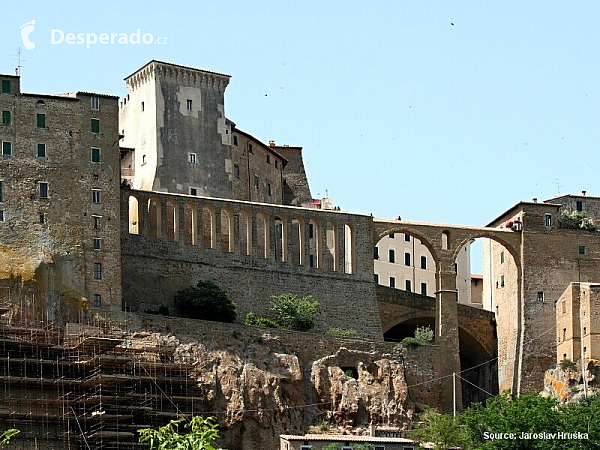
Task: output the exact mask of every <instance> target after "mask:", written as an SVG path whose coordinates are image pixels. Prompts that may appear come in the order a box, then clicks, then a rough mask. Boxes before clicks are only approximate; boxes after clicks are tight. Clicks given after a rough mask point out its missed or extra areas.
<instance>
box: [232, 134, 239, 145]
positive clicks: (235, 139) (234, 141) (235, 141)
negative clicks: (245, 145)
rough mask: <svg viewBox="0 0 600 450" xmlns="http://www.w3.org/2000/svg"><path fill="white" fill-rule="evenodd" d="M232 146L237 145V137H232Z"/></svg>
mask: <svg viewBox="0 0 600 450" xmlns="http://www.w3.org/2000/svg"><path fill="white" fill-rule="evenodd" d="M233 145H238V140H237V136H233Z"/></svg>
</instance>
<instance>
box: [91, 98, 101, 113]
mask: <svg viewBox="0 0 600 450" xmlns="http://www.w3.org/2000/svg"><path fill="white" fill-rule="evenodd" d="M90 100H91V102H92V109H93V110H94V111H97V110H99V109H100V98H99V97H92V98H91V99H90Z"/></svg>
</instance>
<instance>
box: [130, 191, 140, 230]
mask: <svg viewBox="0 0 600 450" xmlns="http://www.w3.org/2000/svg"><path fill="white" fill-rule="evenodd" d="M129 234H140V205H139V202H138V199H137V198H136V197H134V196H133V195H130V196H129Z"/></svg>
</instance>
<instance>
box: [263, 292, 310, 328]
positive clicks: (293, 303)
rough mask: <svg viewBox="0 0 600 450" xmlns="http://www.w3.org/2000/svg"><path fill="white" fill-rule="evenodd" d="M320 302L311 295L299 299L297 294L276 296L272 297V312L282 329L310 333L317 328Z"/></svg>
mask: <svg viewBox="0 0 600 450" xmlns="http://www.w3.org/2000/svg"><path fill="white" fill-rule="evenodd" d="M318 306H319V302H317V301H315V300H313V299H312V297H311V296H310V295H308V296H306V297H300V298H299V297H298V296H297V295H295V294H282V295H274V296H272V297H271V311H273V312H274V313H275V320H276V322H277V323H278V324H279V325H281V327H282V328H287V329H289V330H296V331H308V330H310V329H312V328H313V327H314V326H315V316H316V313H317V307H318Z"/></svg>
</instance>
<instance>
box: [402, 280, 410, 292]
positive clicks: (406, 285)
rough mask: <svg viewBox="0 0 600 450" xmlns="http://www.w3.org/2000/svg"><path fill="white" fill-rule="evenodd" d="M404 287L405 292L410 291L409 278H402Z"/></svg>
mask: <svg viewBox="0 0 600 450" xmlns="http://www.w3.org/2000/svg"><path fill="white" fill-rule="evenodd" d="M404 287H405V290H406V291H407V292H412V282H411V281H410V280H404Z"/></svg>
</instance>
